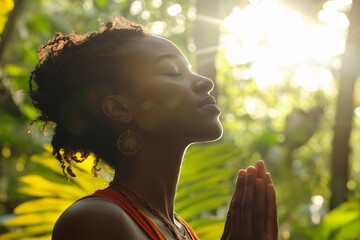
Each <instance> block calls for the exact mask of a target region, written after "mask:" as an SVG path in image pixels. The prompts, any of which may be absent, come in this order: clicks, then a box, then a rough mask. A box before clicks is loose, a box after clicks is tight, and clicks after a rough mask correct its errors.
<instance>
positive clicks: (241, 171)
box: [238, 169, 246, 178]
mask: <svg viewBox="0 0 360 240" xmlns="http://www.w3.org/2000/svg"><path fill="white" fill-rule="evenodd" d="M245 175H246V171H245V170H244V169H241V170H240V171H239V172H238V178H242V177H245Z"/></svg>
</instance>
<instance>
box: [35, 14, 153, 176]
mask: <svg viewBox="0 0 360 240" xmlns="http://www.w3.org/2000/svg"><path fill="white" fill-rule="evenodd" d="M146 35H148V34H147V33H146V32H145V30H144V29H143V27H142V26H141V25H138V24H136V23H133V22H131V21H129V20H126V19H124V18H116V19H113V20H112V21H110V22H107V23H104V22H102V23H101V27H100V29H99V30H98V31H94V32H91V33H87V34H83V35H82V34H76V33H70V34H67V35H64V34H62V33H57V34H56V35H55V36H54V37H53V38H52V39H50V40H49V41H48V42H47V43H46V44H45V45H43V46H41V47H40V49H39V50H38V56H39V63H38V64H37V66H36V67H35V70H34V71H32V72H31V75H30V80H29V87H30V97H31V100H32V103H33V105H34V106H35V108H36V109H37V110H38V111H39V113H40V115H39V117H37V118H36V119H35V120H33V121H32V123H31V125H33V124H34V123H36V122H39V121H40V122H43V127H42V129H43V131H44V130H45V129H46V127H47V126H53V127H54V135H53V137H52V141H51V145H52V147H53V152H52V154H53V155H54V156H55V157H56V159H57V160H58V161H59V162H60V164H61V167H62V170H63V173H64V175H65V176H66V177H68V175H70V176H71V177H75V174H74V172H73V170H72V165H73V164H74V163H78V162H82V161H84V160H85V159H86V158H87V157H88V156H89V155H90V154H93V155H94V156H95V161H94V166H93V171H94V172H96V170H97V165H98V162H99V161H100V160H103V161H104V162H106V163H107V164H108V165H109V166H111V167H114V166H115V165H116V161H115V158H114V156H117V155H118V153H117V152H115V151H116V138H117V136H115V133H114V131H113V128H111V123H110V120H108V119H107V117H106V116H105V115H104V113H103V111H102V109H101V102H102V99H103V98H104V97H105V96H106V95H109V94H114V93H117V92H121V91H126V90H127V89H128V88H129V86H130V83H129V81H126V80H127V77H126V72H125V71H124V69H122V66H123V65H124V64H125V63H126V61H127V59H128V58H129V57H130V56H131V53H132V52H133V45H132V44H133V43H134V42H135V41H136V40H137V39H140V38H142V37H144V36H146Z"/></svg>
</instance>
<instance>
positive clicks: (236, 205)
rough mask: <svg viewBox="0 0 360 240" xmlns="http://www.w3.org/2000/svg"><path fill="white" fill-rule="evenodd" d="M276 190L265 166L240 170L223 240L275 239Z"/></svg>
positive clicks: (260, 162) (276, 230)
mask: <svg viewBox="0 0 360 240" xmlns="http://www.w3.org/2000/svg"><path fill="white" fill-rule="evenodd" d="M277 237H278V222H277V207H276V196H275V189H274V186H273V184H272V180H271V177H270V174H269V173H267V172H266V167H265V164H264V162H263V161H262V160H260V161H258V162H257V163H256V165H255V167H248V168H247V169H246V170H244V169H241V170H240V171H239V173H238V178H237V180H236V186H235V191H234V193H233V196H232V199H231V203H230V208H229V212H228V215H227V219H226V223H225V229H224V233H223V235H222V237H221V240H242V239H244V240H276V239H277Z"/></svg>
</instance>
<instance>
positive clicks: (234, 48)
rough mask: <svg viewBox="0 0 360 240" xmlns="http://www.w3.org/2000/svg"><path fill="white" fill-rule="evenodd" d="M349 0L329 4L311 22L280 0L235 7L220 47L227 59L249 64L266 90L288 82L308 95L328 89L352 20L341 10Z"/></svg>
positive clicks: (249, 70)
mask: <svg viewBox="0 0 360 240" xmlns="http://www.w3.org/2000/svg"><path fill="white" fill-rule="evenodd" d="M351 3H352V1H351V0H331V1H327V2H326V3H325V4H324V5H323V8H322V10H321V11H319V13H318V19H319V21H318V22H316V23H315V22H310V21H309V20H308V19H307V18H306V17H305V16H304V15H302V14H301V13H300V12H298V11H296V10H293V9H290V8H287V7H285V6H284V5H282V4H281V3H280V1H279V0H262V1H261V0H258V1H250V3H249V4H248V5H247V6H245V7H244V8H239V7H236V8H234V9H233V11H232V13H231V14H230V15H229V16H227V17H226V18H225V19H224V21H223V24H222V37H221V46H222V48H223V50H224V51H225V53H226V58H227V60H228V61H229V62H230V63H231V64H234V65H246V66H250V67H249V68H247V69H246V70H245V71H246V76H247V78H254V79H255V80H256V83H257V85H258V87H259V88H266V87H268V86H270V85H274V84H278V83H280V82H281V81H283V80H284V79H286V78H290V79H291V81H292V82H293V84H294V85H300V86H301V87H302V88H303V89H304V90H306V91H310V92H312V91H317V90H319V89H322V90H328V89H330V88H331V87H332V84H333V82H334V81H333V75H332V73H331V71H330V70H329V69H330V68H335V69H336V68H339V67H340V64H339V63H340V58H339V57H340V56H341V54H342V53H343V52H344V50H345V44H346V35H347V30H348V26H349V20H348V18H347V16H346V15H345V13H344V12H343V11H345V10H347V9H349V7H350V6H351Z"/></svg>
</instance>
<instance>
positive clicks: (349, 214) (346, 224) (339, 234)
mask: <svg viewBox="0 0 360 240" xmlns="http://www.w3.org/2000/svg"><path fill="white" fill-rule="evenodd" d="M359 226H360V201H359V199H354V200H351V201H348V202H345V203H343V204H341V205H340V206H339V207H337V208H335V209H334V210H332V211H331V212H329V213H328V214H327V215H326V216H325V217H324V219H323V220H322V222H321V224H320V225H319V226H318V227H317V228H316V229H315V230H313V231H308V234H309V235H308V237H309V239H314V240H322V239H329V240H343V239H349V240H353V239H359V238H360V228H359Z"/></svg>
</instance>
